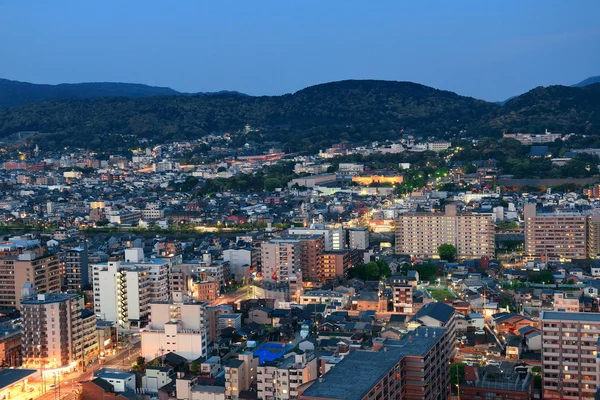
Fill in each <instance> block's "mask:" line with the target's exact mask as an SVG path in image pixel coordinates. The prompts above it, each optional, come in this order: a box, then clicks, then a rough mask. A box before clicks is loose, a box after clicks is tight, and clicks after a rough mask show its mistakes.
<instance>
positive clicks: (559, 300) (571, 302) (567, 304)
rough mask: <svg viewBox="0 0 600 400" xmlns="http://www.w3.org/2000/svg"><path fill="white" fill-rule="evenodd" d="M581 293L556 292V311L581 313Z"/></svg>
mask: <svg viewBox="0 0 600 400" xmlns="http://www.w3.org/2000/svg"><path fill="white" fill-rule="evenodd" d="M579 297H580V293H570V292H563V291H558V290H557V291H555V292H554V311H568V312H579Z"/></svg>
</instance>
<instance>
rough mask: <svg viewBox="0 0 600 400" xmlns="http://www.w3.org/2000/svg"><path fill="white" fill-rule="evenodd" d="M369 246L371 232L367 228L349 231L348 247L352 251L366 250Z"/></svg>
mask: <svg viewBox="0 0 600 400" xmlns="http://www.w3.org/2000/svg"><path fill="white" fill-rule="evenodd" d="M369 244H370V243H369V230H368V229H367V228H350V229H348V246H349V247H350V248H351V249H357V250H366V249H367V248H368V247H369Z"/></svg>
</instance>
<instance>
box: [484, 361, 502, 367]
mask: <svg viewBox="0 0 600 400" xmlns="http://www.w3.org/2000/svg"><path fill="white" fill-rule="evenodd" d="M486 364H487V365H491V366H494V367H499V366H500V363H499V362H498V361H496V360H488V361H486Z"/></svg>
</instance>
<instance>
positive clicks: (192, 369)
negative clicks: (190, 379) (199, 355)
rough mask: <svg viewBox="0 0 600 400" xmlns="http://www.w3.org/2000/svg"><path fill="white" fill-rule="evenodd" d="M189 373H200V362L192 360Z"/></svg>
mask: <svg viewBox="0 0 600 400" xmlns="http://www.w3.org/2000/svg"><path fill="white" fill-rule="evenodd" d="M190 373H192V374H193V375H198V374H199V373H200V364H198V362H197V361H192V363H191V364H190Z"/></svg>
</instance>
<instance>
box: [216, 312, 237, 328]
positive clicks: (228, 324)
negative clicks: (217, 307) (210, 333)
mask: <svg viewBox="0 0 600 400" xmlns="http://www.w3.org/2000/svg"><path fill="white" fill-rule="evenodd" d="M218 327H219V331H222V330H223V329H225V328H233V329H235V330H238V329H241V328H242V314H221V315H219V316H218Z"/></svg>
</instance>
